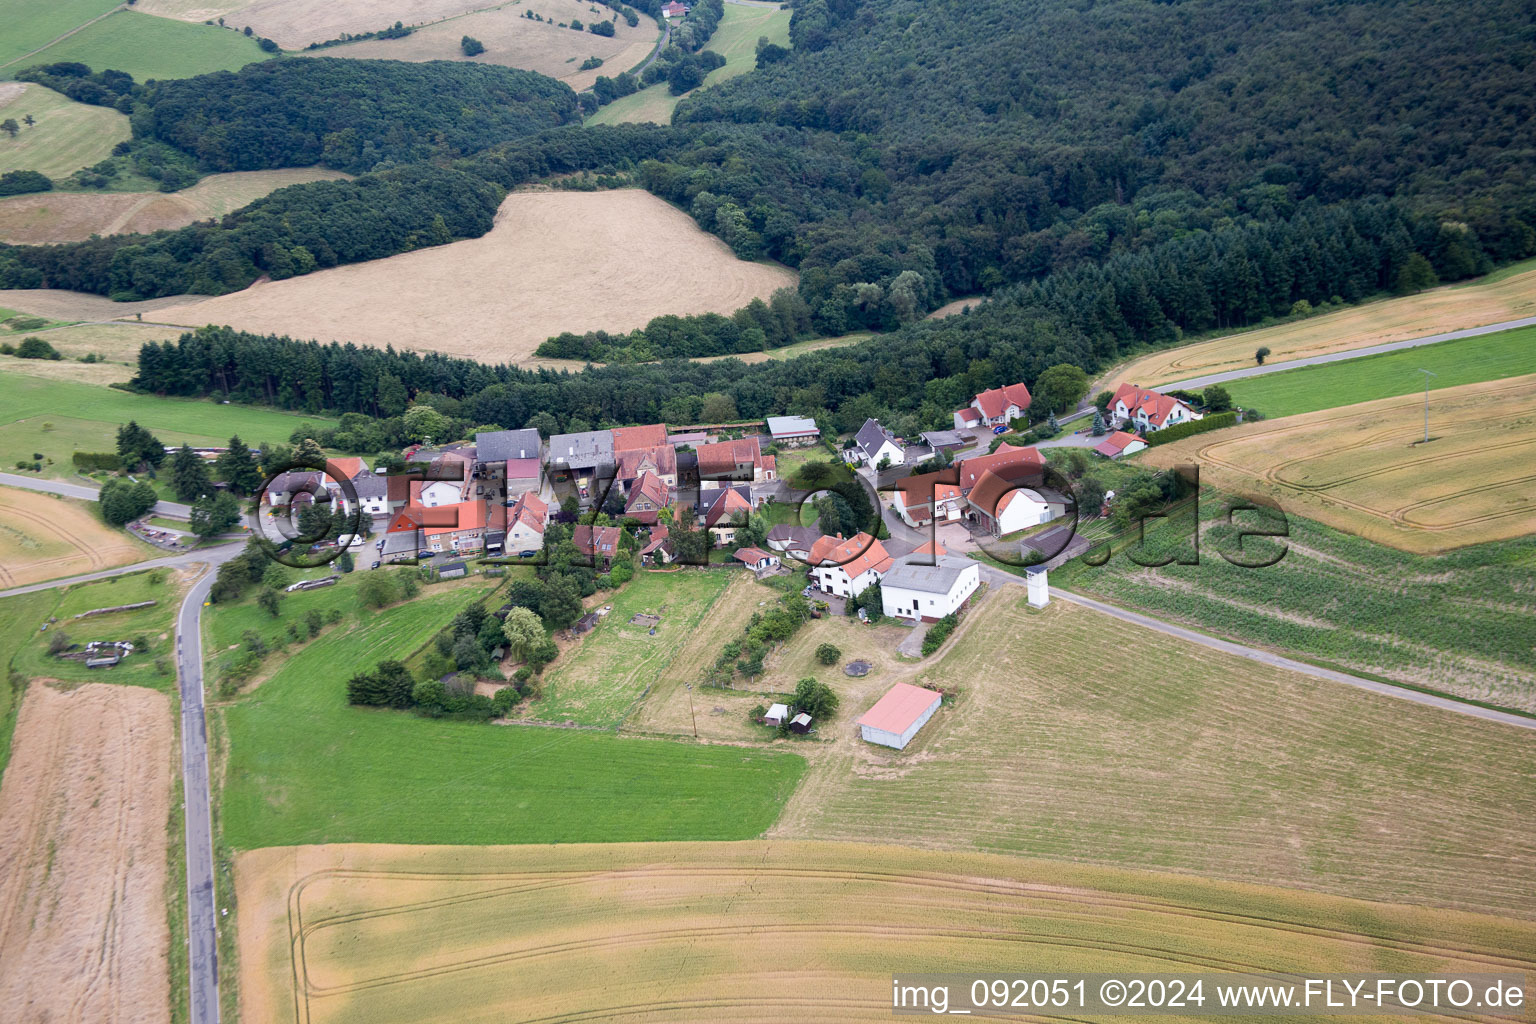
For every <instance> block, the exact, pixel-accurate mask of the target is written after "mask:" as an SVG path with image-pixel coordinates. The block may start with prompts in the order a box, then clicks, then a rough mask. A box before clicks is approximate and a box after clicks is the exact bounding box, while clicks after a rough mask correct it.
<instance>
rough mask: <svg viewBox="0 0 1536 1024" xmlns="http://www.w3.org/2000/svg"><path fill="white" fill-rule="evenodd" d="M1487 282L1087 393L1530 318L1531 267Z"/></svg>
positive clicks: (1220, 344)
mask: <svg viewBox="0 0 1536 1024" xmlns="http://www.w3.org/2000/svg"><path fill="white" fill-rule="evenodd" d="M1519 266H1520V268H1521V269H1518V270H1517V272H1515V273H1509V272H1508V271H1509V270H1510V269H1512V268H1506V269H1505V271H1497V272H1495V273H1493V274H1490V275H1488V278H1487V279H1486V280H1485V281H1479V282H1473V283H1471V284H1464V285H1454V286H1446V287H1444V288H1435V289H1432V290H1430V291H1427V292H1421V293H1419V294H1418V295H1409V296H1404V297H1403V298H1396V299H1382V300H1381V301H1379V302H1368V303H1366V304H1364V305H1361V306H1350V307H1349V308H1347V309H1341V310H1339V311H1338V312H1335V313H1327V314H1324V315H1323V316H1312V317H1307V318H1305V319H1302V320H1295V321H1292V322H1291V323H1287V324H1280V325H1278V326H1275V327H1265V328H1263V329H1261V330H1257V331H1247V332H1244V333H1241V334H1230V335H1227V336H1225V337H1221V338H1215V339H1212V340H1211V341H1202V342H1197V343H1195V344H1193V345H1184V346H1182V347H1180V348H1170V349H1164V350H1162V351H1160V352H1153V353H1150V354H1148V355H1145V356H1142V357H1140V358H1138V359H1135V360H1133V361H1131V362H1130V363H1127V364H1125V365H1124V366H1121V367H1118V368H1116V369H1115V370H1114V371H1112V372H1111V373H1110V375H1109V376H1108V377H1107V378H1105V380H1104V381H1103V382H1102V383H1101V384H1099V385H1096V387H1095V390H1096V391H1098V390H1104V389H1108V390H1110V391H1113V390H1114V389H1115V388H1117V387H1119V386H1120V385H1121V384H1123V383H1125V382H1127V381H1130V382H1131V383H1134V384H1140V385H1141V386H1143V387H1156V386H1157V385H1158V384H1166V383H1169V382H1172V381H1179V380H1189V379H1190V378H1192V377H1203V376H1205V375H1206V374H1211V373H1222V372H1224V371H1227V370H1242V369H1246V368H1248V367H1250V366H1253V365H1254V358H1253V354H1254V353H1255V352H1257V351H1258V350H1259V349H1260V348H1268V349H1269V350H1270V351H1269V355H1268V356H1267V357H1266V361H1267V362H1270V363H1282V362H1289V361H1291V360H1293V359H1304V358H1306V357H1307V356H1319V355H1326V354H1328V353H1330V352H1345V351H1348V350H1350V349H1356V348H1365V347H1367V346H1369V345H1381V344H1384V343H1386V342H1391V341H1401V340H1403V339H1405V338H1422V337H1424V336H1426V335H1430V334H1441V333H1444V332H1446V331H1459V330H1462V329H1463V328H1467V327H1481V326H1483V325H1484V324H1496V323H1502V322H1504V321H1506V320H1518V319H1520V318H1522V317H1528V316H1533V315H1536V267H1533V266H1531V264H1530V263H1529V262H1527V263H1525V264H1520V265H1519Z"/></svg>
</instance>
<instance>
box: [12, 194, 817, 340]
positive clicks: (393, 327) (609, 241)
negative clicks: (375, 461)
mask: <svg viewBox="0 0 1536 1024" xmlns="http://www.w3.org/2000/svg"><path fill="white" fill-rule="evenodd" d="M795 280H796V278H795V274H794V272H793V271H791V270H788V269H787V268H784V267H780V266H773V265H769V264H766V263H746V262H743V261H742V260H738V259H737V258H736V257H735V256H734V255H733V254H732V253H731V250H730V249H729V248H728V247H727V246H726V245H725V243H724V242H722V241H720V240H719V239H718V238H716V237H714V236H713V235H707V234H705V233H704V232H702V231H700V230H699V228H698V225H697V224H695V223H694V220H693V218H692V217H690V216H688V215H687V214H686V213H683V212H682V211H681V210H678V209H676V208H674V207H672V206H669V205H668V204H667V203H665V202H663V201H662V200H660V199H657V198H656V197H655V196H653V195H651V194H650V193H648V192H642V191H640V190H638V189H621V190H617V191H612V192H517V193H513V194H512V195H510V196H508V197H507V198H506V200H505V201H504V202H503V203H502V205H501V209H500V211H498V213H497V215H496V225H495V227H493V228H492V229H491V231H490V233H489V234H486V235H485V236H483V237H481V238H472V239H468V240H466V241H462V242H454V243H452V244H450V245H440V246H436V247H434V248H431V249H421V250H418V251H417V252H410V253H405V254H404V255H401V256H391V257H389V258H388V259H382V260H374V261H372V262H369V263H359V264H354V265H352V266H346V267H334V268H332V269H330V270H321V271H317V272H316V273H313V274H306V275H304V276H303V277H290V278H288V279H287V280H284V281H267V282H258V283H256V284H254V285H252V286H251V287H249V288H247V289H245V290H244V291H240V292H235V293H233V294H230V295H220V296H218V297H217V298H212V299H206V300H202V301H197V302H193V303H190V304H189V305H187V306H171V307H167V308H163V309H159V310H156V311H155V312H154V314H153V318H154V319H156V320H160V321H164V322H168V323H175V324H186V325H189V326H197V325H201V324H207V323H215V324H229V325H231V326H233V327H236V328H240V329H243V330H248V331H259V332H263V333H266V332H272V333H277V334H288V335H292V336H294V337H298V338H318V339H320V340H322V341H331V340H337V341H351V342H357V343H358V344H363V345H374V346H378V347H380V348H382V347H384V346H386V345H393V346H394V347H395V348H397V349H400V348H408V349H416V350H418V351H428V352H444V353H447V354H449V355H455V356H463V357H465V358H469V359H478V360H480V361H482V362H488V363H489V362H501V361H514V362H526V361H528V359H529V357H531V356H532V354H533V350H534V349H535V348H536V347H537V346H538V344H539V343H540V342H542V341H543V340H544V339H545V338H548V337H549V336H550V335H553V334H558V333H560V332H561V331H577V332H581V331H591V330H599V329H605V330H609V331H627V330H632V329H634V328H636V327H643V326H644V325H645V324H646V322H647V321H649V320H650V319H651V318H652V317H656V316H660V315H662V314H664V313H677V314H682V313H706V312H713V313H731V312H734V311H735V310H737V309H739V308H741V307H742V306H744V305H746V304H747V303H748V302H750V301H751V300H752V299H753V298H762V299H767V298H768V297H769V296H771V295H772V294H773V292H774V291H775V290H776V289H779V288H783V287H790V286H793V285H794V283H795ZM20 301H21V299H19V298H18V300H17V302H18V303H19V302H20ZM24 308H25V307H24Z"/></svg>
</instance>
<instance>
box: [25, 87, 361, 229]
mask: <svg viewBox="0 0 1536 1024" xmlns="http://www.w3.org/2000/svg"><path fill="white" fill-rule="evenodd" d="M86 109H89V110H99V109H101V108H99V107H88V108H86ZM119 116H121V115H119ZM40 127H41V126H40ZM4 145H5V144H4V143H0V147H3V146H4ZM75 166H76V167H78V166H80V164H78V163H77V164H75ZM71 170H73V168H71ZM66 173H67V172H66ZM342 177H345V175H343V174H341V173H340V172H338V171H331V170H327V169H325V168H322V167H290V168H284V169H280V170H275V171H236V172H234V173H232V174H213V175H209V176H208V177H206V178H204V179H203V180H202V181H199V182H198V183H197V184H196V185H193V186H192V187H191V188H189V189H185V190H183V191H181V192H44V193H39V194H36V195H26V196H12V197H11V198H9V199H3V200H0V242H10V243H12V244H16V245H45V244H51V243H54V242H78V241H83V240H84V239H87V238H90V237H91V236H92V235H115V234H135V233H138V234H146V233H148V232H151V231H159V230H162V229H165V228H179V227H185V226H186V225H188V224H192V223H194V222H196V221H200V220H208V219H210V218H217V217H222V216H224V215H225V214H226V213H232V212H234V211H235V210H238V209H240V208H241V207H242V206H248V205H249V204H251V203H253V202H255V201H256V200H257V199H260V198H261V197H262V196H265V195H268V194H270V193H271V192H273V191H275V190H276V189H280V188H284V187H286V186H288V185H297V184H300V183H302V182H306V181H319V180H322V179H329V178H342Z"/></svg>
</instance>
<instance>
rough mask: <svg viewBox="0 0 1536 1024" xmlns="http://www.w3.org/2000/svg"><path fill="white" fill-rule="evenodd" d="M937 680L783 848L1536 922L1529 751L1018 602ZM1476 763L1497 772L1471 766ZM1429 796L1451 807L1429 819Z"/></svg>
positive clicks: (788, 811)
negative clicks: (905, 851) (886, 743)
mask: <svg viewBox="0 0 1536 1024" xmlns="http://www.w3.org/2000/svg"><path fill="white" fill-rule="evenodd" d="M961 628H962V632H961V633H957V635H956V636H955V637H952V638H951V639H950V641H949V643H948V644H947V645H946V649H945V651H944V653H942V654H941V655H939V656H938V658H937V660H936V661H935V660H934V659H928V660H927V661H926V662H925V663H924V666H923V668H922V670H921V671H920V673H918V674H917V675H916V677H915V679H914V680H913V681H914V682H918V683H923V684H926V685H930V686H935V687H942V688H944V689H947V690H953V691H957V694H956V696H955V698H954V700H953V701H952V702H950V703H946V705H945V706H944V707H943V708H941V709H940V710H939V711H938V712H937V713H936V714H935V715H934V717H933V720H932V721H930V722H929V723H928V724H927V725H926V726H925V727H924V728H923V730H922V731H921V732H919V733H918V734H917V737H916V739H915V740H914V741H913V742H912V743H911V744H909V745H908V747H907V748H906V749H905V750H903V751H895V750H889V749H886V748H884V747H876V746H874V745H871V744H867V743H864V742H862V741H861V740H858V739H856V738H854V737H855V736H856V732H857V730H856V728H855V727H854V726H853V724H852V723H853V722H854V721H856V719H857V717H858V716H859V715H860V714H862V713H863V712H864V711H865V710H867V708H868V705H867V704H865V705H853V706H849V707H847V711H846V716H845V717H841V718H839V720H838V723H837V728H836V729H833V730H823V735H824V736H827V737H828V738H834V739H836V740H837V744H836V745H835V746H833V747H831V748H830V749H828V750H827V751H825V752H822V753H818V754H817V756H815V757H812V758H810V761H811V764H810V768H809V770H808V771H807V773H806V778H805V780H804V782H803V783H802V784H801V786H800V788H799V789H798V790H796V792H795V795H794V796H793V797H791V799H790V801H789V803H788V804H787V805H786V807H785V809H784V813H783V815H782V816H781V817H780V819H779V822H778V824H777V825H775V826H774V827H773V828H772V829H770V830H769V832H768V837H769V838H781V839H835V840H851V841H860V842H876V843H878V842H888V843H903V844H907V845H913V846H922V847H927V848H943V849H965V850H976V849H980V850H986V851H991V852H999V853H1014V854H1018V855H1021V856H1035V857H1047V858H1051V859H1058V860H1071V861H1082V862H1093V863H1101V864H1114V865H1118V866H1121V867H1131V868H1152V869H1158V870H1172V871H1180V872H1189V873H1194V874H1200V875H1206V876H1211V877H1221V878H1229V879H1233V880H1236V881H1243V882H1253V883H1259V884H1266V885H1280V886H1285V887H1288V888H1305V889H1314V890H1319V891H1324V892H1331V893H1335V894H1348V895H1350V896H1353V897H1357V898H1364V899H1373V900H1387V901H1402V902H1414V903H1425V904H1430V903H1433V904H1438V905H1442V906H1453V907H1460V908H1463V909H1471V910H1479V911H1485V912H1490V913H1500V914H1515V915H1522V916H1532V915H1533V914H1536V892H1533V891H1530V887H1529V886H1527V885H1524V884H1523V880H1524V879H1529V878H1530V877H1532V874H1533V872H1536V837H1533V835H1532V833H1531V830H1530V828H1529V827H1528V826H1529V823H1530V822H1531V821H1532V820H1536V790H1533V789H1532V787H1531V786H1530V785H1529V780H1530V777H1531V773H1532V771H1533V770H1536V751H1533V749H1532V745H1531V742H1530V740H1531V735H1530V733H1529V732H1528V731H1527V730H1524V729H1519V728H1516V727H1513V726H1508V725H1499V724H1495V723H1491V722H1486V721H1482V720H1479V719H1474V718H1471V717H1468V716H1463V715H1458V714H1454V713H1451V712H1446V711H1441V710H1437V709H1434V708H1430V707H1425V706H1423V705H1419V704H1414V703H1410V702H1408V701H1403V700H1398V699H1396V698H1393V697H1387V696H1380V695H1377V694H1373V693H1369V692H1365V691H1361V690H1357V689H1354V688H1352V687H1347V686H1342V685H1340V684H1338V683H1333V682H1328V681H1324V680H1320V679H1316V678H1313V677H1310V676H1305V675H1300V674H1297V673H1295V672H1290V671H1286V670H1283V669H1279V668H1274V667H1270V666H1266V665H1263V664H1260V663H1257V662H1253V661H1249V660H1247V659H1243V658H1238V657H1236V656H1233V655H1228V654H1224V653H1221V652H1219V651H1215V650H1212V649H1210V648H1207V647H1203V646H1200V645H1197V644H1193V643H1190V642H1187V641H1184V640H1180V639H1177V638H1175V637H1170V636H1167V635H1165V634H1162V633H1158V632H1154V631H1152V630H1150V629H1145V628H1142V627H1137V626H1133V625H1130V624H1127V623H1124V622H1121V621H1119V620H1116V619H1111V618H1109V617H1107V616H1104V615H1102V614H1099V613H1097V612H1094V611H1091V610H1089V609H1086V608H1083V607H1081V606H1077V605H1072V604H1069V603H1067V602H1065V601H1060V600H1058V601H1055V602H1053V603H1052V604H1051V605H1050V607H1048V608H1046V609H1044V610H1043V611H1034V610H1032V609H1030V608H1029V606H1028V604H1027V602H1026V600H1025V597H1024V591H1023V588H1022V587H1015V586H1006V587H1003V588H1001V589H1000V590H998V591H997V592H996V593H993V594H991V595H989V596H988V598H987V599H986V601H985V602H984V603H983V604H982V605H981V606H980V607H978V608H977V609H975V610H974V611H972V612H971V614H970V615H969V616H967V617H966V619H964V620H962V627H961ZM1468 750H1476V751H1478V756H1477V757H1475V758H1469V757H1468V756H1467V753H1466V752H1467V751H1468ZM1425 794H1433V798H1432V799H1426V798H1425Z"/></svg>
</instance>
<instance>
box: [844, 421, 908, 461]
mask: <svg viewBox="0 0 1536 1024" xmlns="http://www.w3.org/2000/svg"><path fill="white" fill-rule="evenodd" d="M906 459H907V456H906V449H905V448H904V447H903V446H902V444H901V442H899V441H897V440H896V435H895V434H893V433H891V432H890V431H889V430H886V429H885V428H884V427H882V426H881V425H880V421H879V420H876V419H867V420H865V421H864V425H863V426H862V427H860V428H859V432H858V433H856V434H854V435H853V440H852V442H851V443H850V444H849V446H848V447H847V448H844V449H843V461H844V462H848V463H852V464H853V465H855V466H858V465H864V464H866V463H867V464H869V465H871V466H876V467H878V466H879V465H880V464H881V463H882V462H884V463H885V464H886V465H889V466H900V465H902V464H903V463H905V462H906Z"/></svg>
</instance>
